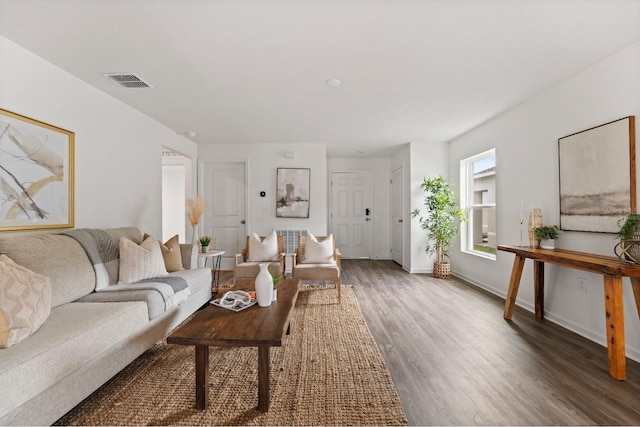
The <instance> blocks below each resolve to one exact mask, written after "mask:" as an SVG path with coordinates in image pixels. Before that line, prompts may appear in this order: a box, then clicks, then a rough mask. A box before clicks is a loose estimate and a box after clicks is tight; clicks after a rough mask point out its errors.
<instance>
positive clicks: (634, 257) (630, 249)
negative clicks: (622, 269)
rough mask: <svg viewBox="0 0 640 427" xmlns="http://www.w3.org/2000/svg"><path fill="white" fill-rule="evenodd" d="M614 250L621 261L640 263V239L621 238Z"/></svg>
mask: <svg viewBox="0 0 640 427" xmlns="http://www.w3.org/2000/svg"><path fill="white" fill-rule="evenodd" d="M613 251H614V252H615V254H616V255H617V256H618V258H620V260H621V261H624V262H629V263H633V264H638V263H640V239H627V240H620V242H619V243H618V244H617V245H616V247H615V248H614V249H613Z"/></svg>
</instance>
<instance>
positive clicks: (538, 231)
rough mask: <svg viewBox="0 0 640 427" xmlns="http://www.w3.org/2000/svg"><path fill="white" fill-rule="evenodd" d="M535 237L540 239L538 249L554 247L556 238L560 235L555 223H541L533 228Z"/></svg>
mask: <svg viewBox="0 0 640 427" xmlns="http://www.w3.org/2000/svg"><path fill="white" fill-rule="evenodd" d="M533 232H534V233H535V235H536V239H540V249H555V248H556V239H557V238H558V236H559V235H560V229H559V228H558V226H557V225H542V226H540V227H536V228H534V229H533Z"/></svg>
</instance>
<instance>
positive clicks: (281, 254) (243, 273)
mask: <svg viewBox="0 0 640 427" xmlns="http://www.w3.org/2000/svg"><path fill="white" fill-rule="evenodd" d="M274 235H275V233H274ZM251 237H252V236H247V245H246V247H245V248H244V249H243V250H242V252H241V253H239V254H235V256H234V267H233V279H234V283H235V282H236V281H237V280H240V279H255V278H256V276H257V275H258V273H259V272H260V267H259V264H262V263H264V262H268V263H269V267H270V269H272V270H273V273H274V274H275V275H276V276H279V275H281V274H284V259H285V255H286V253H287V251H286V249H285V247H284V238H283V237H282V236H276V238H277V241H278V253H277V260H273V259H271V260H268V259H262V260H261V259H259V257H256V256H255V254H254V256H253V257H252V255H251V252H250V250H249V248H250V246H251V245H250V242H249V241H250V239H251ZM255 237H257V235H256V236H255ZM267 237H269V236H259V238H260V241H261V242H264V240H265V239H266V238H267Z"/></svg>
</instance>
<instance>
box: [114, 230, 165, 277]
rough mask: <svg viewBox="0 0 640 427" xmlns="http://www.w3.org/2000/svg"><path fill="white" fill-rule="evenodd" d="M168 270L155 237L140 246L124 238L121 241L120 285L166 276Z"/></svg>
mask: <svg viewBox="0 0 640 427" xmlns="http://www.w3.org/2000/svg"><path fill="white" fill-rule="evenodd" d="M166 274H167V270H166V268H165V266H164V258H163V257H162V250H161V249H160V244H159V242H158V241H157V240H156V239H154V238H153V237H149V238H148V239H146V240H144V241H143V242H142V243H140V245H137V244H136V243H135V242H132V241H131V240H129V239H127V238H126V237H123V238H121V239H120V276H119V278H118V284H119V285H126V284H128V283H135V282H137V281H139V280H142V279H150V278H153V277H158V276H164V275H166Z"/></svg>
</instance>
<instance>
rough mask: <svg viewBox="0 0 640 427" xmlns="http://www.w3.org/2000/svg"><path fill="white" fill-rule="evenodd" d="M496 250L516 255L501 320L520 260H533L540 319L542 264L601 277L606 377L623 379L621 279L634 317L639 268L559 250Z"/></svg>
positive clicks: (509, 310)
mask: <svg viewBox="0 0 640 427" xmlns="http://www.w3.org/2000/svg"><path fill="white" fill-rule="evenodd" d="M498 249H499V250H501V251H505V252H512V253H514V254H515V255H516V258H515V260H514V262H513V269H512V270H511V278H510V279H509V290H508V291H507V299H506V301H505V304H504V318H505V319H507V320H509V319H511V316H512V315H513V309H514V307H515V304H516V297H517V295H518V288H519V287H520V278H521V276H522V269H523V267H524V260H525V259H526V258H530V259H532V260H533V284H534V297H535V311H536V317H537V318H539V319H542V318H543V317H544V263H545V262H548V263H551V264H556V265H561V266H564V267H570V268H575V269H577V270H584V271H589V272H591V273H596V274H601V275H602V277H603V278H604V308H605V314H606V322H607V325H606V327H607V352H608V355H609V375H611V376H612V377H613V378H615V379H617V380H625V379H626V378H627V374H626V360H625V349H624V309H623V299H622V278H623V277H629V278H630V279H631V286H632V288H633V295H634V297H635V301H636V307H637V309H638V314H640V265H636V264H626V263H624V262H622V261H620V260H619V259H618V258H615V257H609V256H604V255H595V254H588V253H583V252H574V251H566V250H560V249H533V248H529V247H522V246H505V245H499V246H498Z"/></svg>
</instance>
